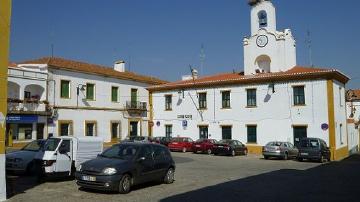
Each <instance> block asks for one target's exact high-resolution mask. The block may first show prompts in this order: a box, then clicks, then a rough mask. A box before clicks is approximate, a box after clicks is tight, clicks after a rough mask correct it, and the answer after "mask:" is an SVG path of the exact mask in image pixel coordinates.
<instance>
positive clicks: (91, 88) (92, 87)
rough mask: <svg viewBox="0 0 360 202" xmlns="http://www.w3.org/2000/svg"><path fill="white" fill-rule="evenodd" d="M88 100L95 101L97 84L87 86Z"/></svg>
mask: <svg viewBox="0 0 360 202" xmlns="http://www.w3.org/2000/svg"><path fill="white" fill-rule="evenodd" d="M86 99H87V100H95V84H92V83H87V84H86Z"/></svg>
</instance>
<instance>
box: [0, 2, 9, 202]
mask: <svg viewBox="0 0 360 202" xmlns="http://www.w3.org/2000/svg"><path fill="white" fill-rule="evenodd" d="M10 16H11V0H1V1H0V30H1V35H0V201H5V200H6V176H5V130H6V113H7V69H8V65H9V43H10Z"/></svg>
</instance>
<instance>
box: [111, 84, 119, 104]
mask: <svg viewBox="0 0 360 202" xmlns="http://www.w3.org/2000/svg"><path fill="white" fill-rule="evenodd" d="M118 91H119V87H116V86H112V87H111V102H118V101H119V100H118Z"/></svg>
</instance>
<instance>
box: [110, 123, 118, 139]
mask: <svg viewBox="0 0 360 202" xmlns="http://www.w3.org/2000/svg"><path fill="white" fill-rule="evenodd" d="M119 134H120V123H118V122H111V139H118V138H119Z"/></svg>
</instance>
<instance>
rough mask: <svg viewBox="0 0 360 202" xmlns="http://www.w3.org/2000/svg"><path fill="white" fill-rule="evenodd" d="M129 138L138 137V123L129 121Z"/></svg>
mask: <svg viewBox="0 0 360 202" xmlns="http://www.w3.org/2000/svg"><path fill="white" fill-rule="evenodd" d="M130 136H138V122H137V121H130Z"/></svg>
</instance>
